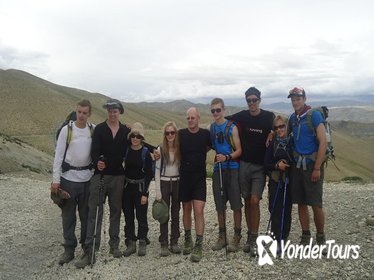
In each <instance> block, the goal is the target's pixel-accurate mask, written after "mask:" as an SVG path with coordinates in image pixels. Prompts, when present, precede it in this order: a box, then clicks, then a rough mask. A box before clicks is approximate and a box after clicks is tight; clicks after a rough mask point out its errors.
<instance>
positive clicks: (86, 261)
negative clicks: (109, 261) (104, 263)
mask: <svg viewBox="0 0 374 280" xmlns="http://www.w3.org/2000/svg"><path fill="white" fill-rule="evenodd" d="M91 258H92V253H90V252H84V254H83V255H82V256H81V257H80V259H79V260H78V261H77V262H76V263H75V264H74V265H75V267H76V268H85V267H86V266H87V265H90V264H91ZM95 262H96V258H94V260H93V263H95Z"/></svg>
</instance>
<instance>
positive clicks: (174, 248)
mask: <svg viewBox="0 0 374 280" xmlns="http://www.w3.org/2000/svg"><path fill="white" fill-rule="evenodd" d="M170 251H171V252H172V253H173V254H180V253H181V251H182V250H181V248H180V247H179V246H178V243H173V244H171V246H170Z"/></svg>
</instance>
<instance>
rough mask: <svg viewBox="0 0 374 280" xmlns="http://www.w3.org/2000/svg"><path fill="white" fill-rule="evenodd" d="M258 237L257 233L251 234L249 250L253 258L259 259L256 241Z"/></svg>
mask: <svg viewBox="0 0 374 280" xmlns="http://www.w3.org/2000/svg"><path fill="white" fill-rule="evenodd" d="M257 237H258V234H257V233H251V234H250V240H249V248H250V252H249V253H250V255H251V257H258V253H257V243H256V239H257Z"/></svg>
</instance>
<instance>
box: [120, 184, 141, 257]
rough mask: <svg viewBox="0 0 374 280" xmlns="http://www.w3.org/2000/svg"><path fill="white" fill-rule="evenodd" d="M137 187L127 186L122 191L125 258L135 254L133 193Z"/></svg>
mask: <svg viewBox="0 0 374 280" xmlns="http://www.w3.org/2000/svg"><path fill="white" fill-rule="evenodd" d="M136 192H138V187H137V186H134V185H131V184H128V185H127V186H126V188H125V189H124V191H123V200H122V202H123V203H122V211H123V214H124V215H125V244H126V246H127V248H126V250H125V251H124V252H123V255H124V256H125V257H129V256H130V255H132V254H134V253H135V252H136V236H135V221H134V219H135V214H134V210H135V193H136Z"/></svg>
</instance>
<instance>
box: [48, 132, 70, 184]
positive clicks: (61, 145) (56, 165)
mask: <svg viewBox="0 0 374 280" xmlns="http://www.w3.org/2000/svg"><path fill="white" fill-rule="evenodd" d="M67 131H68V127H67V125H65V126H64V127H63V128H62V129H61V132H60V134H59V136H58V139H57V144H56V150H55V158H54V161H53V175H52V176H53V178H52V182H53V183H60V177H61V174H62V171H61V164H62V161H63V160H64V154H65V148H66V137H67Z"/></svg>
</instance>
